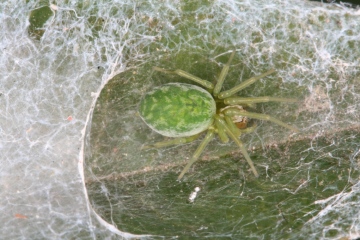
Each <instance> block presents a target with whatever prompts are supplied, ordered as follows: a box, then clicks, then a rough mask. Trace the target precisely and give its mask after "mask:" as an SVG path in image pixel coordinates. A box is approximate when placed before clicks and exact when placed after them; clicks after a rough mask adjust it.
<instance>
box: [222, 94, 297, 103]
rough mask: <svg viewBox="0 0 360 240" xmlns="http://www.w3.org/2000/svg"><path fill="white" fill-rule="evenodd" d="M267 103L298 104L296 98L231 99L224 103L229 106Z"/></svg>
mask: <svg viewBox="0 0 360 240" xmlns="http://www.w3.org/2000/svg"><path fill="white" fill-rule="evenodd" d="M265 102H285V103H290V102H292V103H295V102H298V100H297V99H294V98H278V97H266V96H265V97H245V98H243V97H229V98H225V99H224V103H225V104H227V105H243V104H245V105H251V104H254V103H265Z"/></svg>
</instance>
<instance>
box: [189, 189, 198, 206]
mask: <svg viewBox="0 0 360 240" xmlns="http://www.w3.org/2000/svg"><path fill="white" fill-rule="evenodd" d="M199 191H200V188H199V187H196V188H195V189H194V191H193V192H191V193H190V196H189V202H190V203H193V202H194V201H195V198H196V196H197V194H198V192H199Z"/></svg>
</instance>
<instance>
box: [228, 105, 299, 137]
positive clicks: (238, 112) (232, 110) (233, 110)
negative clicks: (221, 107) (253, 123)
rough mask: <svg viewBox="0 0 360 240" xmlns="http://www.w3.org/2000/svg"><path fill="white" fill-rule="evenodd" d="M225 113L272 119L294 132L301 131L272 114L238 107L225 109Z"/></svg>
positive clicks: (271, 120)
mask: <svg viewBox="0 0 360 240" xmlns="http://www.w3.org/2000/svg"><path fill="white" fill-rule="evenodd" d="M224 113H225V115H227V116H237V115H240V116H244V117H249V118H254V119H259V120H265V121H270V122H273V123H276V124H278V125H280V126H282V127H284V128H287V129H290V130H292V131H294V132H297V133H298V132H299V129H297V128H296V127H293V126H290V125H289V124H286V123H284V122H282V121H280V120H279V119H277V118H274V117H272V116H270V115H267V114H262V113H254V112H247V111H241V110H239V109H237V108H228V109H226V110H225V111H224Z"/></svg>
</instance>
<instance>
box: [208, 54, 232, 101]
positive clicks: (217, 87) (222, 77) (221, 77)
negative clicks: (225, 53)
mask: <svg viewBox="0 0 360 240" xmlns="http://www.w3.org/2000/svg"><path fill="white" fill-rule="evenodd" d="M235 52H236V51H235V50H234V51H233V52H232V53H231V55H230V58H229V60H228V62H227V63H226V64H225V65H224V67H223V69H222V70H221V72H220V75H219V77H218V79H217V82H216V85H215V88H214V91H213V95H214V96H217V95H218V94H219V92H220V91H221V88H222V86H223V83H224V80H225V77H226V75H227V74H228V72H229V68H230V63H231V62H232V60H233V58H234V56H235Z"/></svg>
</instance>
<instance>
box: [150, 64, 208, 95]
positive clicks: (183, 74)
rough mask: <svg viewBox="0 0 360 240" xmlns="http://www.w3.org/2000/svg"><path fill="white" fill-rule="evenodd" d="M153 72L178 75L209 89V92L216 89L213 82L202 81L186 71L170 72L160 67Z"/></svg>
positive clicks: (154, 68)
mask: <svg viewBox="0 0 360 240" xmlns="http://www.w3.org/2000/svg"><path fill="white" fill-rule="evenodd" d="M153 70H155V71H159V72H163V73H170V74H177V75H179V76H181V77H184V78H187V79H189V80H191V81H194V82H196V83H198V84H200V85H201V86H203V87H205V88H207V89H209V90H213V89H214V84H212V83H211V82H209V81H206V80H204V79H201V78H199V77H197V76H194V75H192V74H190V73H188V72H185V71H184V70H180V69H176V70H174V71H170V70H166V69H163V68H159V67H153Z"/></svg>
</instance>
